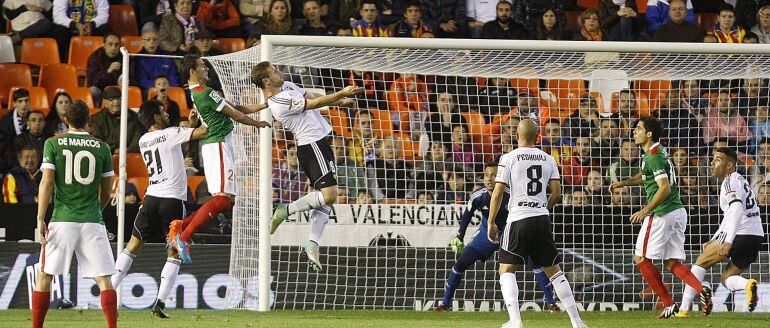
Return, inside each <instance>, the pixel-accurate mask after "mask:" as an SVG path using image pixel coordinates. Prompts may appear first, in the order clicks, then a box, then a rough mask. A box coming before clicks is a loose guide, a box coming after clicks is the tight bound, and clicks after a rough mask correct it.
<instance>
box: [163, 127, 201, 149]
mask: <svg viewBox="0 0 770 328" xmlns="http://www.w3.org/2000/svg"><path fill="white" fill-rule="evenodd" d="M165 131H167V133H168V134H167V136H168V139H169V141H170V142H171V143H173V144H174V145H181V144H183V143H185V142H188V141H190V139H192V135H193V132H194V131H195V128H188V127H174V128H168V129H166V130H165Z"/></svg>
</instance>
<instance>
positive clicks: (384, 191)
mask: <svg viewBox="0 0 770 328" xmlns="http://www.w3.org/2000/svg"><path fill="white" fill-rule="evenodd" d="M400 152H401V149H400V147H399V143H398V142H397V141H396V140H395V139H392V138H384V139H382V140H381V141H380V151H379V154H378V156H377V158H375V159H372V160H369V161H367V162H366V176H367V180H368V182H367V185H368V186H369V187H370V188H372V187H373V188H374V189H373V190H374V196H375V199H377V200H380V199H383V198H387V199H404V198H405V196H406V191H407V183H408V181H410V180H412V179H411V178H410V174H409V172H411V170H409V171H407V166H406V161H404V160H403V159H401V158H399V154H400Z"/></svg>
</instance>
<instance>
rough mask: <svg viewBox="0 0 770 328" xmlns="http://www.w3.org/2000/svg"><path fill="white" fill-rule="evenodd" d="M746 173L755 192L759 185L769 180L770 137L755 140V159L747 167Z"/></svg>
mask: <svg viewBox="0 0 770 328" xmlns="http://www.w3.org/2000/svg"><path fill="white" fill-rule="evenodd" d="M748 175H749V179H750V181H751V186H752V188H753V189H754V191H756V192H758V189H759V186H760V185H764V184H765V183H767V182H768V181H770V139H768V138H765V139H762V140H759V142H757V160H756V162H755V163H754V165H753V166H752V167H751V168H750V169H749V174H748Z"/></svg>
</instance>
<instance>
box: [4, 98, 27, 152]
mask: <svg viewBox="0 0 770 328" xmlns="http://www.w3.org/2000/svg"><path fill="white" fill-rule="evenodd" d="M11 102H12V103H13V111H11V112H8V113H6V114H5V115H3V117H2V118H0V135H2V136H3V137H5V138H4V139H5V140H13V138H14V137H15V136H17V135H20V134H22V133H23V132H24V131H25V130H26V129H27V126H26V124H27V114H28V113H29V104H30V99H29V90H27V89H24V88H19V89H16V90H14V91H13V93H12V94H11Z"/></svg>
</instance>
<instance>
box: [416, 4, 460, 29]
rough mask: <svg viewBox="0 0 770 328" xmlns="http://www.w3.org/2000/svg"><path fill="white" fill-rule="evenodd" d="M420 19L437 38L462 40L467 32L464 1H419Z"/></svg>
mask: <svg viewBox="0 0 770 328" xmlns="http://www.w3.org/2000/svg"><path fill="white" fill-rule="evenodd" d="M420 4H421V6H422V17H423V18H424V19H425V20H426V21H427V22H428V23H430V24H431V28H432V30H433V31H435V32H436V36H437V37H439V38H463V37H465V36H466V33H467V32H468V27H467V25H466V22H465V19H466V18H465V0H443V1H430V0H422V1H420Z"/></svg>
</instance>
